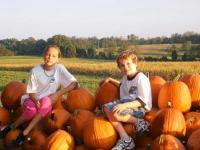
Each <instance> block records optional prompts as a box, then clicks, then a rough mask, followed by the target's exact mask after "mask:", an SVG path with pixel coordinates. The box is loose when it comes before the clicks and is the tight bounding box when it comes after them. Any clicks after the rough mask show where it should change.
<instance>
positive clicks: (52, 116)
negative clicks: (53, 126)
mask: <svg viewBox="0 0 200 150" xmlns="http://www.w3.org/2000/svg"><path fill="white" fill-rule="evenodd" d="M54 118H55V113H54V112H52V113H51V116H50V119H51V120H54Z"/></svg>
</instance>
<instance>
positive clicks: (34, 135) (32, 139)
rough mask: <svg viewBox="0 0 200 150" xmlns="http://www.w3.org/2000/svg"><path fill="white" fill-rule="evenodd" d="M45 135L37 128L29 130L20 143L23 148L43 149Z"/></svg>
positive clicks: (30, 149)
mask: <svg viewBox="0 0 200 150" xmlns="http://www.w3.org/2000/svg"><path fill="white" fill-rule="evenodd" d="M46 140H47V136H46V135H45V134H44V133H43V132H42V131H39V130H33V131H31V132H30V133H29V134H28V135H27V136H26V139H25V141H24V142H23V144H22V148H23V149H24V150H43V149H45V145H46Z"/></svg>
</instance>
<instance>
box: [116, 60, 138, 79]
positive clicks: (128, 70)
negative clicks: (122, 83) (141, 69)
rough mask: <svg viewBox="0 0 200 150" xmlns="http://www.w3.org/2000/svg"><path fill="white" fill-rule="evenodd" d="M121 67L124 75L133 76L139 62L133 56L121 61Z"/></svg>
mask: <svg viewBox="0 0 200 150" xmlns="http://www.w3.org/2000/svg"><path fill="white" fill-rule="evenodd" d="M119 69H120V71H121V73H122V74H123V75H127V76H132V75H134V74H135V73H136V72H137V64H135V63H133V61H132V59H131V58H127V59H122V60H120V61H119Z"/></svg>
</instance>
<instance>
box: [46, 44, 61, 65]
mask: <svg viewBox="0 0 200 150" xmlns="http://www.w3.org/2000/svg"><path fill="white" fill-rule="evenodd" d="M58 60H59V52H58V50H57V49H56V48H53V47H51V48H49V49H48V50H47V51H46V53H45V54H44V65H45V67H47V68H51V67H53V66H54V65H55V64H56V63H58Z"/></svg>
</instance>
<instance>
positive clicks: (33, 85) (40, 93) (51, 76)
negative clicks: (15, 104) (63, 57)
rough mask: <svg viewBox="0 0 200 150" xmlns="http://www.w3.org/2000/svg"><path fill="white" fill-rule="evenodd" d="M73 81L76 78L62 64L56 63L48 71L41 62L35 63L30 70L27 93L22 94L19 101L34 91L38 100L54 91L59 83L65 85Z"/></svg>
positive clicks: (22, 100)
mask: <svg viewBox="0 0 200 150" xmlns="http://www.w3.org/2000/svg"><path fill="white" fill-rule="evenodd" d="M73 81H76V79H75V78H74V76H73V75H72V74H71V73H69V72H68V70H67V69H66V68H65V66H64V65H62V64H56V65H55V68H54V69H52V70H50V71H46V70H44V69H43V67H42V65H41V64H40V65H37V66H35V67H34V68H33V69H32V70H31V74H30V77H29V80H28V85H27V89H26V93H27V94H25V95H23V96H22V98H21V103H23V102H24V100H25V99H26V98H28V97H29V94H28V93H35V94H36V99H38V100H40V99H41V98H42V97H44V96H48V95H50V94H52V93H55V92H56V91H57V89H58V88H59V87H60V86H61V85H62V86H64V87H67V86H68V85H69V84H70V83H72V82H73Z"/></svg>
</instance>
